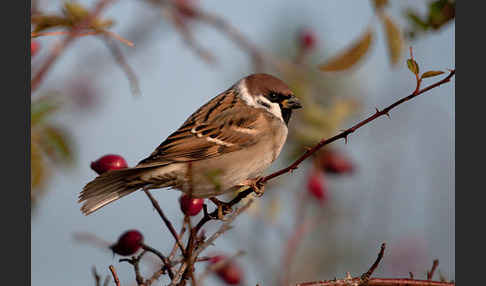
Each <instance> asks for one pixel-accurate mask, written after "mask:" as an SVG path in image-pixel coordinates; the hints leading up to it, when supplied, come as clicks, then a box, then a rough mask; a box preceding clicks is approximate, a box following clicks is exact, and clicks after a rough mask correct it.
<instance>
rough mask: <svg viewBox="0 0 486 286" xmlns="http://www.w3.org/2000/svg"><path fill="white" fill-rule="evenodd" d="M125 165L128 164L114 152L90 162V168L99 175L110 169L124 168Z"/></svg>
mask: <svg viewBox="0 0 486 286" xmlns="http://www.w3.org/2000/svg"><path fill="white" fill-rule="evenodd" d="M127 167H128V165H127V162H126V161H125V159H123V157H122V156H120V155H115V154H108V155H105V156H103V157H101V158H99V159H98V160H96V161H94V162H91V169H93V170H94V171H95V172H96V173H98V174H100V175H101V174H103V173H105V172H108V171H111V170H119V169H125V168H127Z"/></svg>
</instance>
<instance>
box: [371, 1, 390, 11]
mask: <svg viewBox="0 0 486 286" xmlns="http://www.w3.org/2000/svg"><path fill="white" fill-rule="evenodd" d="M373 2H374V4H375V7H376V9H381V8H383V7H385V6H386V5H388V0H374V1H373Z"/></svg>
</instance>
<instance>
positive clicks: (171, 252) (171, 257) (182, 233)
mask: <svg viewBox="0 0 486 286" xmlns="http://www.w3.org/2000/svg"><path fill="white" fill-rule="evenodd" d="M185 232H186V224H185V220H184V221H183V222H182V227H181V231H180V232H179V239H182V237H183V236H184V233H185ZM177 245H178V244H177V241H176V242H175V243H174V246H172V250H171V251H170V254H169V260H170V261H172V259H173V258H174V256H175V254H176V250H177Z"/></svg>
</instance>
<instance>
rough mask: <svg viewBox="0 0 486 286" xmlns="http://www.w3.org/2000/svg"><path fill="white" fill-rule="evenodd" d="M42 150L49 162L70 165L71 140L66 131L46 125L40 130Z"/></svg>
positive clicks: (71, 156)
mask: <svg viewBox="0 0 486 286" xmlns="http://www.w3.org/2000/svg"><path fill="white" fill-rule="evenodd" d="M41 136H42V141H41V144H42V148H43V149H44V151H45V152H46V154H47V155H48V156H49V158H50V159H51V160H53V161H54V162H59V163H71V162H72V159H73V151H72V149H71V140H70V138H69V136H68V134H67V132H66V131H64V130H63V129H61V128H58V127H53V126H50V125H46V126H45V127H44V128H43V129H42V133H41Z"/></svg>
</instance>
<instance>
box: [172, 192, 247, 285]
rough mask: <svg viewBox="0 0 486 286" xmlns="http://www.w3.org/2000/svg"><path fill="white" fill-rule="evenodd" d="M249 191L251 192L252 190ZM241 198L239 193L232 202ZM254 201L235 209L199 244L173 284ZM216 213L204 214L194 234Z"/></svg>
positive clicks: (180, 268) (194, 229) (177, 273)
mask: <svg viewBox="0 0 486 286" xmlns="http://www.w3.org/2000/svg"><path fill="white" fill-rule="evenodd" d="M243 192H245V193H247V192H246V191H243ZM243 192H240V194H241V193H243ZM249 193H251V191H250V192H249ZM249 193H247V194H249ZM241 199H242V197H241V196H239V195H238V196H237V197H236V198H235V199H233V200H232V201H231V202H233V201H237V202H239V201H240V200H241ZM231 202H230V203H231ZM252 203H253V199H250V200H249V201H248V202H247V203H246V204H245V205H243V206H242V207H241V208H239V209H237V210H235V211H234V212H233V213H232V214H231V215H229V217H228V218H227V220H226V221H225V222H224V223H223V224H222V225H221V226H220V228H219V229H218V230H217V231H216V232H215V233H214V234H213V235H211V237H209V238H208V239H207V240H206V241H205V242H204V243H202V244H201V245H199V246H198V247H197V248H196V249H195V250H194V252H193V253H192V255H191V256H190V257H189V260H188V261H187V260H186V261H184V263H182V265H181V266H180V267H179V269H178V270H177V272H176V274H175V276H174V279H173V280H172V282H171V284H170V285H171V286H173V285H176V283H177V282H178V280H179V279H180V278H181V277H182V276H183V275H184V274H185V273H186V269H187V268H188V266H190V265H189V264H191V265H192V264H193V263H194V261H196V258H197V257H198V256H199V254H200V253H201V252H202V251H204V250H205V249H206V248H207V247H208V246H210V245H211V244H212V243H213V242H214V241H215V240H216V239H217V238H218V237H219V236H220V235H221V234H223V233H224V232H226V231H228V230H230V229H231V225H230V224H231V223H232V222H233V220H234V219H235V218H236V217H237V216H238V215H240V214H241V213H242V212H244V211H245V210H246V209H248V208H249V207H250V205H251V204H252ZM216 215H217V210H215V211H214V212H213V213H211V214H209V213H206V214H205V215H204V217H203V218H202V219H201V220H200V221H199V223H198V224H197V225H196V226H195V227H194V228H193V233H194V234H197V230H199V229H200V228H201V227H202V226H203V225H204V224H205V223H206V222H208V221H210V220H212V219H213V218H214V216H216ZM188 245H189V243H188Z"/></svg>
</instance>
